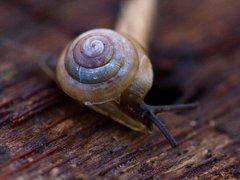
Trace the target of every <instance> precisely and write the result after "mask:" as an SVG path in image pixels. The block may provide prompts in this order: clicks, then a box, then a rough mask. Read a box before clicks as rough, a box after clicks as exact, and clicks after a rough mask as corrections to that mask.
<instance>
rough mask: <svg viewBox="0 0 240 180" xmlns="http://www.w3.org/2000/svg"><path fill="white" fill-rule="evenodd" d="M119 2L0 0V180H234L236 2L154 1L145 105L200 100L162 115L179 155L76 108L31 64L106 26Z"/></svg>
mask: <svg viewBox="0 0 240 180" xmlns="http://www.w3.org/2000/svg"><path fill="white" fill-rule="evenodd" d="M123 2H124V1H120V0H118V1H117V0H115V1H113V0H97V1H96V0H0V179H1V178H2V179H4V178H6V177H18V176H19V177H22V178H29V179H31V178H34V177H38V176H43V177H49V176H53V177H55V176H57V177H62V178H73V177H79V178H82V177H96V176H100V177H102V176H106V177H109V178H110V177H120V178H129V179H131V178H137V177H138V178H140V177H145V178H152V177H160V178H166V177H174V178H180V179H181V178H193V177H202V178H213V177H217V178H219V177H223V178H230V177H231V178H236V179H238V178H240V175H239V174H240V169H239V163H240V152H239V144H240V139H239V132H240V123H239V116H240V109H239V107H240V51H239V50H240V1H239V0H211V1H210V0H194V1H190V0H181V1H179V0H171V1H166V0H162V1H161V0H159V5H158V12H157V14H156V17H155V23H156V24H155V26H154V31H153V34H152V40H151V42H150V47H149V56H150V59H151V61H152V63H153V68H154V74H155V76H154V78H155V79H154V84H153V87H152V89H151V91H150V92H149V93H148V95H147V97H146V101H147V102H148V103H150V104H173V103H185V102H193V101H200V103H201V109H200V110H197V111H192V112H188V113H186V114H185V113H182V114H166V115H164V114H163V115H162V116H161V117H163V119H164V121H165V122H166V124H167V126H168V127H169V128H170V130H171V132H172V133H173V135H174V136H175V137H176V138H177V140H178V141H179V144H180V150H178V151H174V150H172V149H169V146H168V144H167V143H166V141H165V139H164V138H163V137H162V136H161V135H159V132H158V133H153V134H152V135H151V136H149V135H142V134H139V133H136V132H132V131H130V130H128V129H127V128H124V127H122V126H121V125H119V124H117V123H115V122H112V121H111V120H109V119H107V118H106V117H103V116H101V115H99V114H97V113H94V112H92V111H91V110H89V109H87V108H85V107H83V106H81V105H79V104H77V103H76V102H74V101H73V100H71V99H70V98H69V97H67V96H66V95H64V94H63V93H62V92H61V90H59V89H58V88H57V86H56V85H55V84H54V83H53V82H52V81H51V80H50V79H49V78H48V77H47V76H46V75H45V74H44V73H43V72H42V71H41V69H40V68H39V67H38V65H37V63H36V61H41V58H42V55H41V54H43V55H45V54H48V55H49V54H50V55H51V56H54V57H58V56H59V54H60V53H61V51H62V50H63V48H64V47H65V46H66V45H67V43H68V42H69V41H71V40H72V39H73V38H74V37H76V36H77V35H78V34H80V33H82V32H84V31H86V30H89V29H93V28H100V27H101V28H111V29H114V27H115V23H116V22H117V19H118V17H119V13H120V10H121V7H122V6H121V5H122V3H123ZM6 42H11V43H6ZM110 135H111V136H110Z"/></svg>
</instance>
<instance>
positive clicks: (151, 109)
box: [141, 102, 199, 148]
mask: <svg viewBox="0 0 240 180" xmlns="http://www.w3.org/2000/svg"><path fill="white" fill-rule="evenodd" d="M198 106H199V103H198V102H195V103H190V104H177V105H162V106H151V105H148V104H141V108H142V109H143V116H145V117H147V118H148V119H150V120H151V121H152V122H153V123H154V124H155V125H156V126H157V127H158V129H159V130H160V131H161V132H162V133H163V135H164V136H165V137H166V139H167V140H168V142H169V144H170V145H171V146H172V147H173V148H176V147H177V142H176V140H175V139H174V137H173V136H172V135H171V134H170V132H169V130H168V129H167V127H166V126H165V124H164V123H163V122H162V121H161V119H159V118H158V117H157V116H156V114H157V113H160V112H167V111H186V110H193V109H196V108H197V107H198Z"/></svg>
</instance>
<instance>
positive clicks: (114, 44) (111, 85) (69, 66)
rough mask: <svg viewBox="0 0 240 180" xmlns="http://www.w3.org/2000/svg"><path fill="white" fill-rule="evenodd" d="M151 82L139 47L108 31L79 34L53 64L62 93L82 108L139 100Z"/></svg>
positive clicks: (143, 54) (91, 31)
mask: <svg viewBox="0 0 240 180" xmlns="http://www.w3.org/2000/svg"><path fill="white" fill-rule="evenodd" d="M152 80H153V72H152V66H151V63H150V61H149V59H148V57H147V56H146V55H145V52H144V50H143V49H142V48H141V47H140V45H139V44H138V43H137V42H136V41H134V40H133V39H130V38H129V37H126V36H123V35H121V34H119V33H117V32H115V31H112V30H108V29H95V30H90V31H88V32H85V33H83V34H81V35H80V36H79V37H77V38H76V39H75V40H74V41H73V42H71V43H70V44H69V45H68V46H67V48H66V49H65V50H64V51H63V53H62V55H61V57H60V60H59V62H58V64H57V81H58V83H59V84H60V86H61V87H62V89H63V90H64V91H65V93H67V94H68V95H69V96H71V97H72V98H74V99H76V100H78V101H80V102H82V103H84V104H86V105H94V104H102V103H106V102H110V101H113V100H116V101H119V100H122V99H129V98H130V99H134V100H136V99H139V100H140V99H143V98H144V97H145V95H146V93H147V92H148V90H149V89H150V88H151V86H152Z"/></svg>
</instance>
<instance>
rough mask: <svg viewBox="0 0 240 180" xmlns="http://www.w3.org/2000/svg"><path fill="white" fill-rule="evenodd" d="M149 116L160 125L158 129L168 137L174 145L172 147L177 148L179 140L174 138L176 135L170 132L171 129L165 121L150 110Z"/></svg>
mask: <svg viewBox="0 0 240 180" xmlns="http://www.w3.org/2000/svg"><path fill="white" fill-rule="evenodd" d="M149 118H150V119H151V120H152V122H153V123H154V124H155V125H156V126H157V127H158V129H159V130H160V131H161V132H162V133H163V135H164V136H165V137H166V139H167V140H168V142H169V144H170V145H171V146H172V148H176V147H177V142H176V140H175V139H174V137H173V136H172V135H171V134H170V132H169V130H168V129H167V127H166V126H165V125H164V123H163V122H162V121H161V120H160V119H159V118H158V117H157V116H156V115H155V114H154V113H153V112H152V111H150V114H149Z"/></svg>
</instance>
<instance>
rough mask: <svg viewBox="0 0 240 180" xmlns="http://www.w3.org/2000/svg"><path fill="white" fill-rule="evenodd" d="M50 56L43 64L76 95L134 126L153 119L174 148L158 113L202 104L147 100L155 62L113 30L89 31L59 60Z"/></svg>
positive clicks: (141, 126)
mask: <svg viewBox="0 0 240 180" xmlns="http://www.w3.org/2000/svg"><path fill="white" fill-rule="evenodd" d="M49 61H50V60H47V61H44V62H43V63H41V64H42V67H43V69H44V70H45V72H46V73H47V74H49V75H50V76H51V77H52V78H53V79H54V80H55V81H56V82H57V83H58V84H59V86H60V87H61V88H62V89H63V91H64V92H65V93H66V94H68V95H69V96H71V97H72V98H73V99H76V100H77V101H79V102H81V103H84V104H85V105H87V106H89V107H90V108H92V109H94V110H95V111H97V112H99V113H101V114H104V115H106V116H109V117H111V118H112V119H113V120H115V121H117V122H119V123H121V124H123V125H125V126H127V127H129V128H131V129H133V130H135V131H144V130H148V129H151V125H152V122H153V123H154V124H155V125H156V126H157V127H158V128H159V129H160V130H161V131H162V133H163V134H164V136H165V137H166V138H167V140H168V141H169V143H170V144H171V146H172V147H176V145H177V144H176V141H175V140H174V138H173V137H172V136H171V135H170V133H169V131H168V130H167V128H166V127H165V126H164V124H163V123H162V122H161V121H160V119H159V118H158V117H157V116H156V115H155V114H156V113H157V112H163V111H173V110H187V109H193V108H195V107H196V106H197V104H195V103H193V104H185V105H172V106H150V105H147V104H145V103H144V97H145V96H146V94H147V92H148V91H149V89H150V88H151V86H152V81H153V71H152V65H151V62H150V60H149V58H148V56H147V55H146V53H145V51H144V50H143V48H142V47H141V46H140V45H139V44H138V43H137V42H136V41H135V40H134V39H133V38H131V37H128V36H125V35H121V34H120V33H117V32H115V31H113V30H108V29H94V30H90V31H87V32H85V33H83V34H81V35H80V36H78V37H77V38H76V39H75V40H73V41H72V42H71V43H70V44H68V46H67V47H66V48H65V49H64V51H63V53H62V55H61V56H60V58H59V60H58V61H57V62H49ZM51 61H53V60H51ZM50 65H51V66H50Z"/></svg>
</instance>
